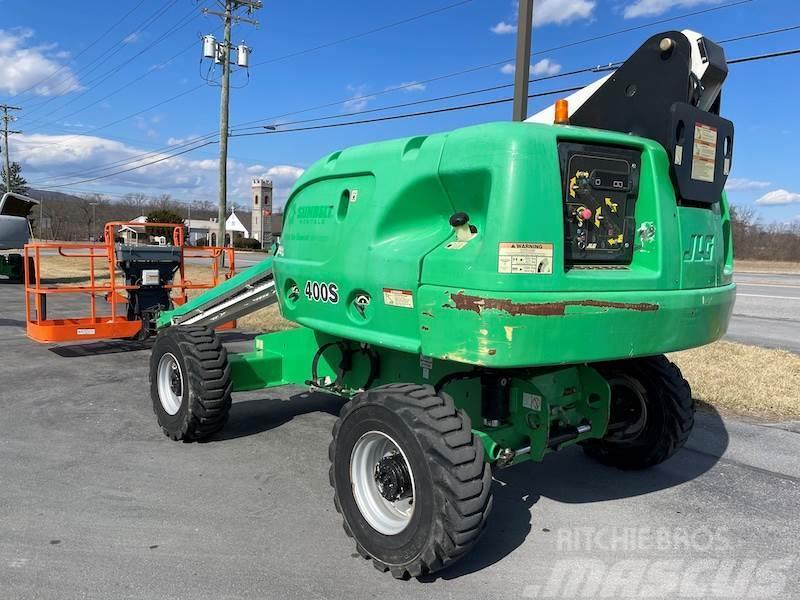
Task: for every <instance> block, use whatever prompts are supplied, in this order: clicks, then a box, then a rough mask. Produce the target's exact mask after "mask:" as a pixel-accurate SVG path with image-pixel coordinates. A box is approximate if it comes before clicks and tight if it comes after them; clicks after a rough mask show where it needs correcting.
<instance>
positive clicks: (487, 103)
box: [32, 49, 800, 188]
mask: <svg viewBox="0 0 800 600" xmlns="http://www.w3.org/2000/svg"><path fill="white" fill-rule="evenodd" d="M797 54H800V49H795V50H783V51H779V52H771V53H768V54H760V55H755V56H747V57H742V58H737V59H733V60H730V61H728V64H740V63H745V62H753V61H758V60H767V59H772V58H778V57H785V56H792V55H797ZM581 89H583V87H571V88H562V89H558V90H550V91H547V92H539V93H536V94H529V95H528V98H541V97H544V96H552V95H556V94H565V93H570V92H575V91H578V90H581ZM512 101H513V98H498V99H495V100H486V101H483V102H474V103H471V104H462V105H456V106H448V107H444V108H437V109H431V110H426V111H418V112H413V113H403V114H399V115H389V116H385V117H375V118H371V119H360V120H354V121H346V122H342V123H328V124H325V125H312V126H308V127H296V128H293V129H283V130H272V131H256V132H250V133H240V134H233V135H231V137H250V136H256V135H274V134H280V133H293V132H301V131H314V130H320V129H332V128H335V127H348V126H352V125H363V124H368V123H379V122H386V121H394V120H398V119H410V118H415V117H421V116H428V115H435V114H442V113H447V112H455V111H461V110H469V109H473V108H482V107H487V106H495V105H498V104H504V103H508V102H512ZM213 143H214V142H205V143H203V144H200V145H198V146H195V147H192V148H189V149H186V150H183V151H181V152H176V153H174V154H171V155H167V156H164V157H161V158H159V159H157V160H154V161H150V162H147V163H145V164H142V165H138V166H135V167H131V168H129V169H124V170H122V171H117V172H114V173H109V174H107V175H101V176H98V177H93V178H90V179H84V180H81V181H73V182H70V183H65V184H60V185H52V186H49V187H50V188H62V187H72V186H75V185H78V184H81V183H88V182H91V181H97V180H99V179H106V178H108V177H112V176H114V175H119V174H122V173H127V172H130V171H135V170H137V169H141V168H144V167H147V166H150V165H153V164H157V163H160V162H164V161H166V160H170V159H172V158H175V157H178V156H182V155H184V154H188V153H189V152H193V151H194V150H197V149H199V148H202V147H204V146H208V145H210V144H213ZM32 185H36V184H32Z"/></svg>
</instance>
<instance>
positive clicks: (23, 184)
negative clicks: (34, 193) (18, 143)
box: [2, 162, 28, 194]
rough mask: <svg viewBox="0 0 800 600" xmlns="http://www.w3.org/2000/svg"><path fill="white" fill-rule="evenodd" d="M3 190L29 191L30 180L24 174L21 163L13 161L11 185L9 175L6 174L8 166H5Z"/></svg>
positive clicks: (24, 192) (23, 192)
mask: <svg viewBox="0 0 800 600" xmlns="http://www.w3.org/2000/svg"><path fill="white" fill-rule="evenodd" d="M2 176H3V190H4V191H12V192H17V193H18V194H27V193H28V182H27V181H26V180H25V178H24V177H23V176H22V168H21V167H20V166H19V163H17V162H12V163H11V187H10V188H9V186H8V175H6V168H5V167H3V171H2Z"/></svg>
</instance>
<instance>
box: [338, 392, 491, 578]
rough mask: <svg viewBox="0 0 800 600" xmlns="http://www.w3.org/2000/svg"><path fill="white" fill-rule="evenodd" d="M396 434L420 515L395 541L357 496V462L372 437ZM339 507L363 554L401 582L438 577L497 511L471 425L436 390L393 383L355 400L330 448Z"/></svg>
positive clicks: (340, 421) (488, 471) (488, 472)
mask: <svg viewBox="0 0 800 600" xmlns="http://www.w3.org/2000/svg"><path fill="white" fill-rule="evenodd" d="M376 430H377V431H382V432H384V433H386V434H387V435H390V436H391V437H392V438H393V439H394V440H396V442H397V444H398V445H399V446H400V447H401V449H402V451H403V452H404V454H405V455H406V457H407V458H408V461H409V464H410V466H411V470H412V472H413V473H414V485H415V487H416V492H415V499H414V500H415V502H414V513H413V515H412V517H411V521H410V522H409V524H408V526H407V527H406V528H405V529H404V530H403V531H401V532H400V533H398V534H396V535H384V534H382V533H379V532H378V531H376V530H375V529H373V528H372V526H370V525H369V523H368V522H367V521H366V519H365V518H364V517H363V516H362V514H361V511H360V510H359V508H358V505H357V504H356V501H355V498H354V496H353V487H352V484H351V478H350V460H351V453H352V450H353V447H354V445H355V443H356V442H357V440H358V439H359V438H360V437H361V436H362V435H363V434H364V433H366V432H367V431H376ZM328 454H329V458H330V461H331V467H330V472H329V473H330V482H331V486H332V487H333V489H334V504H335V506H336V510H337V511H338V512H339V513H340V514H341V515H342V518H343V525H344V530H345V533H347V535H348V536H350V537H352V538H354V539H355V542H356V549H357V550H358V552H359V554H361V556H363V557H364V558H367V559H372V562H373V564H374V565H375V567H376V568H377V569H378V570H380V571H381V572H386V571H390V572H391V574H392V575H393V576H394V577H396V578H398V579H407V578H408V577H419V576H421V575H425V574H428V573H433V572H435V571H438V570H440V569H442V568H444V567H445V566H447V565H449V564H452V563H453V562H455V561H456V560H457V559H459V558H461V557H462V556H464V555H465V554H466V553H467V552H468V551H469V550H470V549H471V548H472V547H473V545H474V544H475V543H476V542H477V541H478V538H479V536H480V534H481V533H482V531H483V529H484V527H485V525H486V519H487V517H488V515H489V512H490V510H491V506H492V493H491V485H492V475H491V469H490V467H489V464H488V463H486V462H485V461H484V450H483V444H482V443H481V441H480V440H479V439H478V437H477V436H475V435H474V434H473V433H472V428H471V425H470V419H469V417H468V416H467V415H466V413H464V412H463V411H462V410H456V408H455V405H454V404H453V400H452V398H450V396H448V395H447V394H438V395H437V394H436V392H435V391H434V389H433V387H432V386H428V385H426V386H423V385H416V384H391V385H384V386H380V387H377V388H374V389H371V390H368V391H366V392H363V393H361V394H358V395H357V396H355V397H354V398H353V399H352V400H350V401H349V402H348V403H347V404H345V405H344V407H343V408H342V411H341V414H340V416H339V419H338V420H337V421H336V424H335V425H334V427H333V441H332V442H331V444H330V447H329V451H328Z"/></svg>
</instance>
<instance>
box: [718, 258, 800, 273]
mask: <svg viewBox="0 0 800 600" xmlns="http://www.w3.org/2000/svg"><path fill="white" fill-rule="evenodd" d="M733 270H734V271H735V272H738V273H800V262H780V261H772V260H737V261H734V263H733Z"/></svg>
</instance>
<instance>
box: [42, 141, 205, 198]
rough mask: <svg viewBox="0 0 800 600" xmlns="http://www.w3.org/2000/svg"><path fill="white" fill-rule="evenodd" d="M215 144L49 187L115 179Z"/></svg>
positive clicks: (196, 147) (201, 145)
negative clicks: (109, 178) (106, 173)
mask: <svg viewBox="0 0 800 600" xmlns="http://www.w3.org/2000/svg"><path fill="white" fill-rule="evenodd" d="M214 143H216V142H206V143H204V144H200V145H198V146H195V147H193V148H189V149H188V150H183V151H181V152H175V153H174V154H170V155H167V156H162V157H161V158H159V159H156V160H152V161H150V162H146V163H144V164H141V165H137V166H135V167H131V168H129V169H123V170H121V171H115V172H114V173H109V174H108V175H101V176H99V177H92V178H89V179H82V180H80V181H72V182H70V183H64V184H60V185H51V186H49V187H50V188H62V187H72V186H75V185H79V184H81V183H89V182H90V181H97V180H99V179H106V178H108V177H113V176H115V175H121V174H123V173H129V172H130V171H136V170H138V169H143V168H145V167H149V166H150V165H155V164H158V163H161V162H164V161H166V160H170V159H173V158H176V157H178V156H182V155H184V154H188V153H189V152H194V151H195V150H199V149H200V148H203V147H205V146H209V145H211V144H214ZM31 185H38V184H31Z"/></svg>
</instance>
